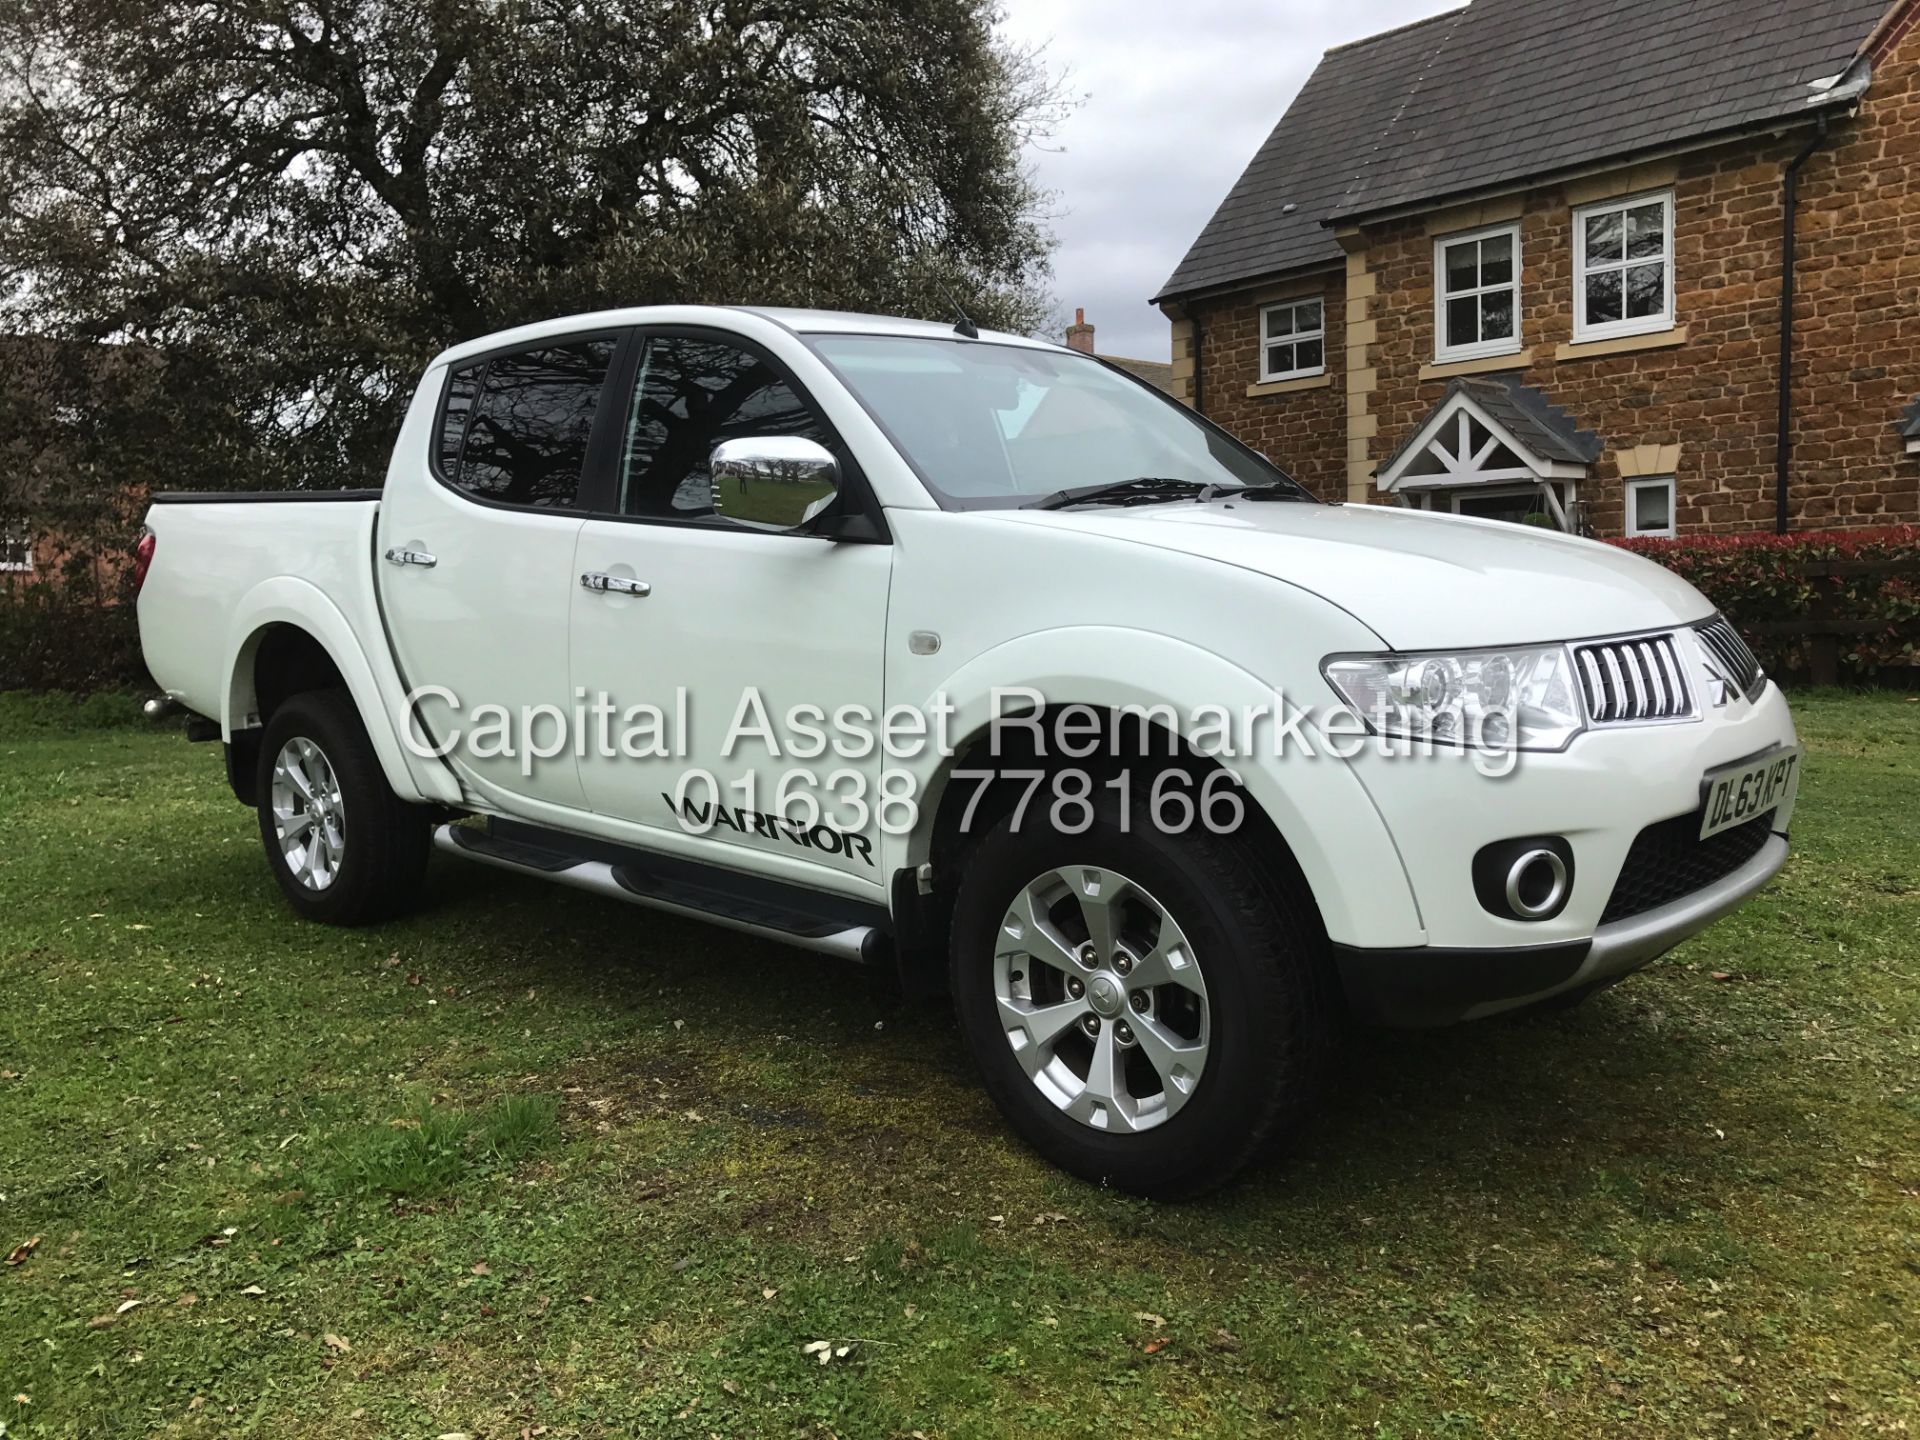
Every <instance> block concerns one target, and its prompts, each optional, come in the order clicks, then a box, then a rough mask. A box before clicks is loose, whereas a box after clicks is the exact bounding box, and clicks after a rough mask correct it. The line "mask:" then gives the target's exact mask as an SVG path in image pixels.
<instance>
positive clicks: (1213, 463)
mask: <svg viewBox="0 0 1920 1440" xmlns="http://www.w3.org/2000/svg"><path fill="white" fill-rule="evenodd" d="M811 341H812V344H813V347H814V349H815V350H816V351H817V352H818V353H819V354H820V355H821V356H823V357H824V358H825V359H826V361H827V362H828V363H829V364H830V365H832V366H833V367H834V368H835V369H836V370H837V371H838V372H839V374H840V377H841V379H842V380H844V381H845V382H846V384H847V386H848V387H849V388H850V389H851V390H852V391H853V392H854V394H855V396H856V397H857V398H858V399H859V400H860V402H861V403H862V404H863V405H865V406H866V407H867V410H868V411H869V413H871V414H872V415H873V417H874V418H875V419H876V420H877V421H879V422H880V424H881V426H882V427H883V428H884V429H885V430H886V431H887V433H888V434H889V435H890V436H891V437H892V439H893V441H894V443H895V444H896V445H898V446H899V447H900V449H901V450H902V451H903V452H904V453H905V455H906V457H907V459H908V460H909V461H910V462H911V463H912V464H913V466H914V468H915V469H916V470H917V471H919V473H920V476H921V478H922V479H923V480H925V481H926V483H927V484H928V485H929V486H930V487H931V488H932V489H933V491H934V493H935V496H936V498H938V499H939V500H940V501H941V502H942V503H943V504H946V505H948V506H950V507H952V508H955V509H985V508H993V507H1011V506H1017V505H1024V504H1028V503H1031V502H1032V501H1035V500H1039V499H1041V498H1043V497H1046V496H1049V495H1052V494H1055V493H1056V492H1058V491H1061V490H1067V489H1075V488H1078V487H1081V486H1089V485H1106V484H1114V483H1118V482H1121V481H1127V480H1136V479H1140V478H1142V477H1149V476H1150V477H1154V478H1160V479H1171V480H1190V481H1193V482H1195V483H1197V484H1201V485H1219V486H1222V487H1227V488H1237V487H1240V486H1245V485H1279V486H1282V487H1284V488H1285V489H1287V490H1288V491H1290V492H1295V491H1297V490H1298V487H1297V486H1295V485H1294V484H1293V482H1292V481H1291V480H1289V479H1287V477H1286V475H1285V474H1284V473H1283V472H1281V471H1280V470H1279V469H1277V468H1275V467H1274V466H1273V465H1272V464H1270V463H1269V462H1268V461H1266V460H1265V459H1263V458H1261V457H1260V456H1259V455H1258V454H1256V453H1255V452H1253V451H1251V450H1249V449H1247V448H1246V447H1245V446H1243V445H1240V444H1239V443H1237V442H1236V441H1234V440H1233V439H1232V438H1230V437H1229V436H1227V435H1226V434H1224V433H1222V432H1221V431H1218V430H1215V429H1214V428H1212V427H1211V426H1209V425H1207V424H1205V423H1204V422H1202V421H1201V420H1199V419H1198V418H1197V417H1195V416H1194V415H1193V413H1192V412H1191V411H1189V410H1187V409H1186V408H1185V407H1184V406H1181V405H1178V404H1176V403H1174V402H1172V401H1170V400H1168V399H1167V398H1166V397H1164V396H1162V395H1160V394H1158V393H1157V392H1155V391H1153V390H1151V389H1149V388H1147V387H1146V386H1144V385H1142V384H1140V383H1138V382H1137V381H1134V380H1132V379H1130V378H1129V377H1127V376H1125V375H1122V374H1118V373H1116V372H1115V371H1113V370H1110V369H1109V368H1108V367H1106V366H1105V365H1102V364H1100V363H1099V362H1098V361H1096V360H1093V359H1091V358H1088V357H1086V356H1081V355H1075V354H1071V353H1064V352H1060V351H1052V350H1034V349H1028V348H1025V347H1022V346H1016V345H995V344H991V343H981V342H973V341H964V340H960V339H954V340H943V339H922V338H918V337H912V336H900V335H816V336H813V337H811ZM1301 493H1304V492H1301Z"/></svg>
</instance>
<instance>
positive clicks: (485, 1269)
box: [473, 1260, 493, 1275]
mask: <svg viewBox="0 0 1920 1440" xmlns="http://www.w3.org/2000/svg"><path fill="white" fill-rule="evenodd" d="M473 1273H474V1274H476V1275H491V1274H493V1267H492V1266H491V1265H489V1264H487V1262H486V1261H484V1260H482V1261H481V1262H480V1263H479V1264H477V1265H475V1266H474V1267H473Z"/></svg>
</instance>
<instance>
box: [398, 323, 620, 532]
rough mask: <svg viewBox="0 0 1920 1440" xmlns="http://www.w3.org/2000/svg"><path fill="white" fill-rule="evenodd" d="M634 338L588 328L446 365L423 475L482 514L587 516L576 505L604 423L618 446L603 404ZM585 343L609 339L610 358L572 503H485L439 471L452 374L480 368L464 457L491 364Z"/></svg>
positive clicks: (616, 329) (613, 392) (616, 328)
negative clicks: (497, 511)
mask: <svg viewBox="0 0 1920 1440" xmlns="http://www.w3.org/2000/svg"><path fill="white" fill-rule="evenodd" d="M633 337H634V331H633V327H631V326H625V325H613V326H601V327H599V328H597V329H593V330H570V331H567V332H565V333H563V334H559V335H545V336H542V337H541V338H540V339H538V340H522V341H520V342H519V343H518V344H515V345H496V346H494V347H493V348H492V349H490V350H483V351H481V352H480V353H479V354H477V355H468V356H465V357H463V358H461V359H460V360H458V361H455V362H453V363H451V364H449V365H448V366H447V373H446V376H445V378H444V379H443V380H442V381H441V382H440V398H439V400H438V401H437V402H436V403H435V405H434V409H433V437H432V440H431V447H430V449H429V450H428V452H427V473H428V474H430V475H432V476H433V478H434V479H435V480H436V481H438V482H439V483H440V485H441V486H442V487H443V488H444V489H446V490H448V491H451V492H452V493H453V494H454V495H456V496H458V497H459V498H460V499H462V500H464V501H466V502H467V503H468V504H469V505H478V506H481V507H482V508H484V509H487V510H508V511H511V512H512V513H514V514H516V515H572V516H581V515H584V514H585V513H586V512H585V511H584V510H582V508H581V505H582V502H583V501H584V499H585V497H586V496H587V494H588V492H589V488H590V484H589V482H590V481H591V479H592V478H593V475H594V467H595V464H596V463H597V462H599V461H600V460H601V458H602V455H601V452H602V448H603V446H604V444H605V436H604V435H603V433H602V432H603V431H605V430H606V429H607V428H608V427H609V424H611V428H612V431H613V435H614V438H615V443H617V442H618V437H619V433H620V423H621V422H620V421H619V420H617V419H616V420H613V421H611V422H609V420H608V417H607V408H608V401H609V400H611V399H612V398H614V397H615V396H617V395H618V394H619V393H620V392H619V391H618V390H617V389H615V388H614V387H615V384H616V382H617V381H618V380H619V378H620V374H621V367H622V366H623V365H625V364H626V363H627V357H628V354H629V352H630V351H631V350H632V349H633V348H634V344H633ZM588 340H611V341H613V355H612V358H611V359H610V360H609V362H608V364H607V376H606V379H604V380H602V381H601V382H600V398H599V400H597V401H596V402H595V404H594V412H593V430H592V432H591V433H590V434H589V435H588V437H587V456H586V460H585V462H584V463H583V464H582V465H581V467H580V479H579V482H578V483H577V484H576V485H575V486H574V491H573V504H572V505H569V506H559V505H519V504H515V503H514V502H512V501H510V500H489V499H488V498H487V497H486V496H484V495H476V494H474V493H473V492H472V491H471V490H468V489H465V488H464V487H462V486H461V485H460V483H459V482H458V481H457V480H455V479H453V478H452V477H451V476H449V475H448V474H447V473H446V471H445V470H444V469H442V468H441V464H440V447H441V442H442V440H443V439H444V437H445V435H446V423H447V404H448V402H449V401H450V399H451V398H452V394H453V377H454V376H456V375H459V374H461V373H463V372H465V371H467V370H471V369H473V368H474V367H475V366H478V367H479V370H480V383H479V386H478V387H477V388H476V389H475V390H474V392H473V405H472V407H470V408H469V409H468V411H467V420H466V424H465V425H463V426H462V427H461V429H460V452H459V453H460V456H461V457H462V458H464V457H465V455H466V450H467V435H468V432H469V431H471V430H472V428H473V416H474V412H475V411H476V410H478V409H479V405H480V397H481V396H482V395H483V394H485V393H486V388H487V372H488V370H490V369H491V368H492V367H493V362H494V361H495V360H497V359H499V358H500V357H501V356H503V355H531V354H535V353H537V352H539V351H541V350H551V349H555V348H557V347H559V346H563V345H577V344H581V343H583V342H585V341H588Z"/></svg>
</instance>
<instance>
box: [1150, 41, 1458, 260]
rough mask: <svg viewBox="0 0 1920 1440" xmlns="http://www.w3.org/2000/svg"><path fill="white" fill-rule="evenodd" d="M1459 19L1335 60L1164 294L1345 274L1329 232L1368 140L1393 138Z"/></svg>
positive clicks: (1328, 60) (1335, 55)
mask: <svg viewBox="0 0 1920 1440" xmlns="http://www.w3.org/2000/svg"><path fill="white" fill-rule="evenodd" d="M1453 19H1454V17H1453V15H1452V14H1447V15H1441V16H1437V17H1435V18H1434V19H1432V20H1425V21H1422V22H1421V23H1419V24H1417V25H1408V26H1406V27H1404V28H1402V29H1399V30H1391V31H1388V32H1387V33H1386V34H1384V35H1377V36H1375V37H1374V38H1373V39H1371V40H1363V41H1361V42H1359V43H1358V44H1355V45H1347V46H1343V47H1342V48H1341V49H1338V50H1330V51H1328V52H1327V55H1326V57H1325V58H1324V59H1323V60H1321V62H1320V67H1319V68H1318V69H1317V70H1315V71H1314V72H1313V74H1312V76H1311V77H1310V78H1309V79H1308V80H1307V84H1306V88H1305V89H1303V90H1302V91H1301V92H1300V96H1299V98H1298V99H1297V100H1295V101H1294V102H1293V106H1292V108H1291V109H1289V110H1288V111H1287V113H1286V114H1285V115H1283V116H1282V117H1281V119H1280V123H1279V124H1278V125H1276V126H1275V127H1274V129H1273V133H1272V134H1271V135H1269V136H1268V137H1267V143H1266V144H1264V145H1262V146H1261V147H1260V152H1259V153H1258V154H1257V155H1255V156H1254V157H1253V161H1252V163H1251V164H1249V165H1248V166H1247V168H1246V171H1245V173H1244V174H1242V175H1241V177H1240V179H1239V181H1238V182H1237V183H1236V184H1235V185H1234V187H1233V189H1231V190H1230V191H1228V192H1227V198H1226V199H1225V200H1223V201H1221V202H1220V208H1219V209H1218V210H1216V211H1215V212H1214V215H1213V219H1211V220H1210V221H1208V222H1207V228H1206V229H1205V230H1203V231H1201V232H1200V238H1199V239H1198V240H1196V241H1194V242H1193V248H1192V249H1190V250H1188V251H1187V257H1186V259H1184V260H1182V261H1181V262H1180V268H1179V269H1177V270H1175V271H1174V272H1173V276H1172V278H1170V279H1169V280H1168V281H1167V283H1166V284H1165V285H1163V286H1161V294H1162V295H1179V294H1187V293H1189V292H1192V291H1195V290H1204V289H1206V288H1207V287H1209V286H1211V285H1217V284H1221V283H1223V282H1227V281H1234V280H1244V279H1248V278H1251V277H1253V276H1256V275H1267V274H1273V273H1277V272H1279V271H1284V270H1298V269H1302V268H1305V267H1307V266H1310V265H1321V264H1325V265H1338V264H1340V263H1341V261H1342V259H1343V255H1342V252H1341V249H1340V246H1339V245H1338V244H1337V243H1336V242H1335V241H1334V238H1333V232H1332V231H1331V230H1329V229H1327V228H1326V226H1325V224H1324V223H1323V222H1324V221H1325V220H1326V218H1327V215H1328V214H1329V212H1331V211H1332V210H1333V208H1334V207H1335V206H1336V205H1338V204H1339V203H1340V201H1341V198H1342V197H1343V196H1344V195H1345V194H1346V191H1347V189H1348V187H1349V186H1350V185H1351V184H1352V183H1353V177H1354V161H1355V159H1356V158H1357V156H1358V154H1359V151H1360V149H1361V148H1362V142H1363V139H1364V137H1368V136H1373V135H1378V134H1380V133H1381V132H1382V131H1383V130H1384V129H1385V127H1386V125H1387V122H1388V121H1390V120H1391V119H1392V118H1393V112H1394V111H1395V110H1397V109H1398V108H1399V107H1400V105H1401V104H1402V103H1403V102H1404V100H1405V99H1406V94H1407V91H1408V90H1409V88H1410V87H1411V86H1412V85H1413V83H1414V81H1415V79H1416V78H1417V77H1418V75H1419V73H1420V66H1421V62H1422V61H1423V60H1424V59H1425V58H1426V56H1427V54H1428V52H1429V50H1430V49H1431V48H1432V47H1433V45H1434V44H1435V43H1436V36H1437V35H1438V34H1439V33H1441V32H1443V31H1444V29H1445V27H1446V26H1448V25H1450V24H1451V23H1452V21H1453ZM1289 206H1291V207H1292V208H1291V209H1289V208H1288V207H1289Z"/></svg>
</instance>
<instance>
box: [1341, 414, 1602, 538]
mask: <svg viewBox="0 0 1920 1440" xmlns="http://www.w3.org/2000/svg"><path fill="white" fill-rule="evenodd" d="M1602 448H1603V446H1602V442H1601V440H1600V437H1599V436H1598V435H1596V434H1594V432H1593V431H1591V430H1582V429H1580V428H1579V427H1578V425H1576V424H1575V422H1574V420H1573V418H1572V417H1571V416H1570V415H1568V414H1567V413H1566V411H1564V410H1561V409H1559V408H1557V407H1556V406H1554V405H1552V404H1550V403H1548V401H1547V397H1546V396H1544V395H1542V394H1541V393H1540V392H1539V391H1538V390H1535V389H1533V388H1532V387H1531V386H1527V385H1522V384H1520V383H1519V382H1518V381H1517V380H1510V379H1505V378H1501V377H1491V378H1480V377H1472V378H1461V379H1456V380H1454V381H1453V382H1452V383H1451V384H1449V385H1448V386H1447V393H1446V394H1445V395H1443V396H1441V397H1440V401H1439V403H1438V404H1437V405H1435V406H1434V407H1433V409H1432V410H1431V411H1429V412H1428V414H1427V418H1426V419H1425V420H1423V421H1421V422H1420V424H1419V425H1418V426H1416V427H1415V428H1414V430H1413V433H1412V434H1410V435H1408V436H1407V438H1406V439H1405V440H1404V441H1402V442H1401V445H1400V448H1399V449H1398V450H1396V451H1394V453H1393V454H1392V456H1391V457H1389V458H1388V459H1387V460H1386V461H1385V462H1384V463H1383V464H1382V465H1381V466H1380V467H1379V468H1378V469H1377V470H1376V471H1375V472H1374V476H1375V479H1376V481H1377V482H1378V484H1379V486H1380V489H1381V490H1382V491H1384V492H1385V493H1387V494H1389V495H1398V496H1400V497H1401V499H1402V502H1403V503H1406V504H1421V503H1427V502H1430V501H1431V500H1433V499H1434V498H1436V496H1437V495H1438V494H1439V493H1440V492H1442V491H1445V492H1460V491H1466V490H1471V489H1473V488H1475V487H1480V486H1499V487H1503V488H1506V489H1509V490H1511V489H1512V488H1514V487H1516V486H1526V485H1531V486H1536V487H1538V489H1539V492H1540V496H1541V499H1542V500H1543V501H1544V502H1545V504H1546V507H1547V511H1548V513H1549V514H1551V515H1552V516H1553V519H1554V523H1555V524H1557V525H1558V526H1559V527H1560V528H1561V529H1562V530H1571V529H1572V528H1573V524H1572V521H1571V519H1570V518H1569V507H1570V506H1571V505H1572V504H1573V502H1574V501H1575V500H1576V499H1577V498H1578V487H1579V482H1580V481H1582V480H1584V479H1586V478H1587V477H1588V475H1589V474H1590V473H1591V470H1592V467H1593V462H1594V461H1595V460H1597V459H1599V458H1600V451H1601V449H1602Z"/></svg>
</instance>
